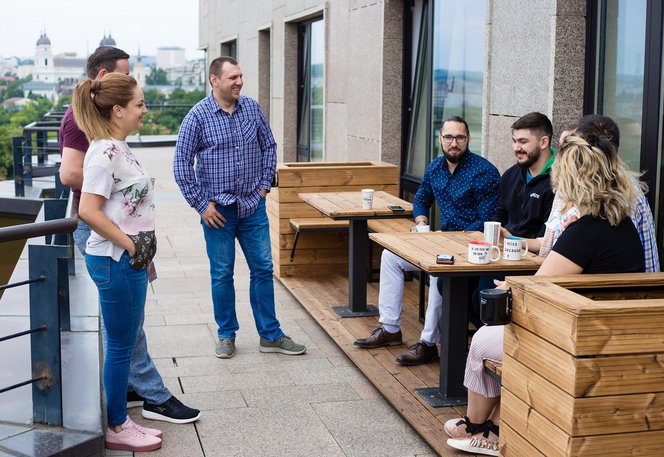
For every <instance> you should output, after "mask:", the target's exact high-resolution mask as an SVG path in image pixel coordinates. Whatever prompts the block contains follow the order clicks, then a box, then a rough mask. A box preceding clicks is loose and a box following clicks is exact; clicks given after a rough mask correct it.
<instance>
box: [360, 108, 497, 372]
mask: <svg viewBox="0 0 664 457" xmlns="http://www.w3.org/2000/svg"><path fill="white" fill-rule="evenodd" d="M438 139H439V140H440V145H441V149H442V152H443V155H442V156H441V157H438V158H437V159H435V160H434V161H432V162H431V163H430V164H429V166H428V167H427V169H426V171H425V172H424V177H423V178H422V184H420V188H419V189H418V191H417V193H416V194H415V199H414V200H413V216H414V217H415V223H416V224H417V225H428V224H429V212H430V209H431V206H432V205H433V202H434V200H435V201H436V203H438V207H439V208H440V227H439V228H440V230H442V231H446V232H447V231H475V230H483V228H484V222H485V221H487V220H490V218H491V216H493V214H494V212H495V211H496V208H497V207H498V186H499V182H500V174H499V173H498V170H497V169H496V167H494V166H493V165H492V164H491V163H490V162H489V161H488V160H486V159H485V158H483V157H481V156H479V155H477V154H474V153H472V152H470V151H469V150H468V143H469V142H470V133H469V131H468V124H467V123H466V121H465V120H464V119H463V118H461V117H458V116H453V117H450V118H447V119H445V121H443V125H442V127H441V128H440V132H439V136H438ZM417 270H419V269H418V268H417V267H416V266H415V265H413V264H411V263H409V262H407V261H405V260H403V259H402V258H401V257H399V256H397V255H395V254H392V253H391V252H389V251H387V250H385V251H383V255H382V258H381V264H380V289H379V295H378V306H379V310H380V319H379V322H380V323H381V324H382V326H381V327H378V328H377V329H376V330H374V331H373V332H372V333H371V335H369V336H368V337H367V338H362V339H359V340H356V341H355V345H356V346H359V347H361V348H366V349H372V348H378V347H382V346H393V345H400V344H403V343H402V339H401V329H400V325H401V310H402V308H403V288H404V275H403V273H404V271H417ZM442 303H443V299H442V296H441V294H440V291H439V290H438V279H437V278H436V277H434V276H431V277H430V278H429V300H428V306H427V311H426V316H425V321H424V329H423V330H422V334H421V335H420V339H419V340H418V341H417V342H416V343H415V344H414V345H413V346H412V347H411V348H410V351H408V352H406V353H405V354H402V355H400V356H399V357H397V362H398V363H400V364H402V365H419V364H422V363H429V362H432V361H434V360H436V359H438V349H437V347H436V344H437V343H438V342H439V340H440V332H439V325H438V322H439V320H440V315H441V308H442Z"/></svg>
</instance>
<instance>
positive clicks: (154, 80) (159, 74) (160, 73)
mask: <svg viewBox="0 0 664 457" xmlns="http://www.w3.org/2000/svg"><path fill="white" fill-rule="evenodd" d="M166 76H167V75H166V71H165V70H163V69H161V68H153V69H152V72H150V74H149V75H148V76H147V77H146V78H145V84H147V85H148V86H168V85H169V84H170V83H169V82H168V78H167V77H166Z"/></svg>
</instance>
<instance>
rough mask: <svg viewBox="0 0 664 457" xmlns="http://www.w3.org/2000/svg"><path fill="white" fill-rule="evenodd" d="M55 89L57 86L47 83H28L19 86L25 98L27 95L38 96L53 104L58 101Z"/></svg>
mask: <svg viewBox="0 0 664 457" xmlns="http://www.w3.org/2000/svg"><path fill="white" fill-rule="evenodd" d="M56 88H57V86H56V84H55V83H47V82H44V81H28V82H27V83H25V84H22V85H21V90H22V91H23V93H24V94H25V95H26V96H27V95H29V94H33V95H39V96H41V97H46V98H48V99H49V100H51V101H52V102H54V103H55V101H56V100H57V99H58V94H57V92H56Z"/></svg>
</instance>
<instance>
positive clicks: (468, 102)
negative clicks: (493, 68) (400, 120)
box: [403, 0, 486, 179]
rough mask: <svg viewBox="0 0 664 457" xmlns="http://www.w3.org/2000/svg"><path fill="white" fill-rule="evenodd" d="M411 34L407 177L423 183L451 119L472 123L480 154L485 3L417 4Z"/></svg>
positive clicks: (473, 146) (443, 0)
mask: <svg viewBox="0 0 664 457" xmlns="http://www.w3.org/2000/svg"><path fill="white" fill-rule="evenodd" d="M412 11H413V16H412V22H411V23H412V25H411V29H412V31H413V36H412V38H411V43H412V46H411V48H412V49H411V56H412V57H411V58H412V61H413V65H412V68H413V71H412V75H413V76H412V78H413V80H412V82H411V85H410V87H411V103H412V105H411V108H410V119H409V120H408V125H409V128H408V141H407V143H406V144H407V146H406V148H407V150H406V157H405V166H404V169H403V170H404V174H405V175H406V176H408V177H410V178H411V179H412V178H421V177H422V176H423V174H424V170H425V169H426V166H427V165H428V164H429V163H430V162H431V161H432V160H433V159H435V158H436V157H438V156H439V155H440V154H441V150H440V144H439V142H438V129H439V128H440V125H441V123H442V121H443V120H444V119H446V118H448V117H450V116H461V117H463V118H464V119H466V122H468V127H469V129H470V135H471V142H470V144H469V149H470V150H473V151H474V152H477V153H480V152H481V151H480V146H481V142H482V97H483V91H482V86H483V81H484V49H485V46H484V36H485V34H484V25H485V21H486V1H485V0H463V1H462V0H439V1H431V0H415V1H414V3H413V8H412Z"/></svg>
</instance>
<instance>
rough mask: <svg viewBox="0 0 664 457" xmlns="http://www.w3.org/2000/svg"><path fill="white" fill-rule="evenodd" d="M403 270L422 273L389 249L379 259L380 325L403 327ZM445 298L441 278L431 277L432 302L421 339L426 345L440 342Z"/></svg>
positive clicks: (428, 306)
mask: <svg viewBox="0 0 664 457" xmlns="http://www.w3.org/2000/svg"><path fill="white" fill-rule="evenodd" d="M404 271H419V268H417V267H416V266H415V265H413V264H412V263H410V262H407V261H405V260H404V259H402V258H401V257H399V256H398V255H396V254H392V253H391V252H390V251H388V250H387V249H386V250H384V251H383V255H382V257H381V260H380V289H379V291H378V307H379V311H380V319H379V322H380V323H381V324H388V325H398V326H400V325H401V310H402V309H403V287H404V277H403V273H404ZM442 307H443V297H442V296H441V295H440V292H438V278H437V277H435V276H430V277H429V303H428V305H427V312H426V315H425V317H424V329H423V330H422V334H421V335H420V339H421V340H423V341H425V342H427V343H431V344H434V343H438V342H439V341H440V329H439V322H440V313H441V309H442Z"/></svg>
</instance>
